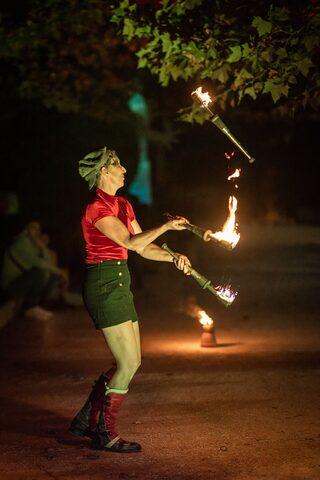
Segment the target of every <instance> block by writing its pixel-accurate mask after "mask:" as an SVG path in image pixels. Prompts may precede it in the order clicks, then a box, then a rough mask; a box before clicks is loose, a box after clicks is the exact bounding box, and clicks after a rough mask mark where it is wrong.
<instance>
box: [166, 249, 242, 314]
mask: <svg viewBox="0 0 320 480" xmlns="http://www.w3.org/2000/svg"><path fill="white" fill-rule="evenodd" d="M162 248H163V250H166V252H168V253H169V254H170V255H171V256H172V257H173V258H174V259H175V260H179V257H178V255H176V254H175V253H174V252H173V251H172V250H170V248H169V247H168V245H167V244H166V243H164V244H163V245H162ZM188 273H189V275H191V277H192V278H194V279H195V280H196V282H197V283H198V284H199V285H200V286H201V287H202V288H203V289H207V290H209V292H211V293H212V294H213V295H214V296H215V297H217V298H218V299H219V301H220V302H221V303H223V305H224V306H225V307H229V306H230V305H231V304H232V303H233V302H234V300H235V299H236V296H237V295H238V292H235V291H233V290H232V289H231V286H230V285H218V286H217V287H213V285H212V284H211V281H210V280H208V279H207V278H206V277H204V276H203V275H201V273H199V272H197V270H195V269H194V268H192V267H188Z"/></svg>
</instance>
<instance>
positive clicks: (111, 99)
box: [0, 0, 137, 120]
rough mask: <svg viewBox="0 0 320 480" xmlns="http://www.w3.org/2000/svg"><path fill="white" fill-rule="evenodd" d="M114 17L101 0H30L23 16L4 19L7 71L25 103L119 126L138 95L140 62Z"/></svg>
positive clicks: (1, 35) (0, 32)
mask: <svg viewBox="0 0 320 480" xmlns="http://www.w3.org/2000/svg"><path fill="white" fill-rule="evenodd" d="M110 15H111V10H110V6H109V2H101V1H99V0H90V1H89V2H88V1H83V0H80V1H79V0H30V1H29V2H28V7H27V8H25V11H24V12H23V15H21V14H20V15H19V14H18V13H17V12H12V11H10V15H9V14H3V15H2V22H1V25H0V40H1V42H0V45H1V46H0V58H1V64H2V69H4V68H5V69H6V72H8V71H10V72H11V78H10V80H11V81H12V82H13V83H15V84H17V86H18V89H19V92H20V94H21V96H23V97H26V98H38V99H40V100H41V101H42V103H44V104H45V105H46V106H47V107H55V108H57V109H58V110H59V111H63V112H81V113H85V114H88V115H91V116H95V117H98V118H103V119H104V120H105V119H108V117H109V118H110V114H112V115H111V116H112V118H113V120H114V119H115V118H116V117H117V113H119V114H120V111H121V109H123V110H122V112H123V111H124V110H125V109H126V102H127V99H128V98H129V95H130V92H131V91H132V90H133V89H134V85H133V83H132V79H133V78H134V76H135V72H136V67H137V60H136V58H135V56H134V54H133V53H132V52H131V50H130V46H126V45H124V44H123V41H122V40H121V39H120V38H119V36H117V34H116V32H115V28H114V26H113V25H112V24H111V23H110ZM3 81H4V78H2V82H3ZM126 110H127V109H126Z"/></svg>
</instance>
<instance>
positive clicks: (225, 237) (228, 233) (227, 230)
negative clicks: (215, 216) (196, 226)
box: [210, 195, 240, 249]
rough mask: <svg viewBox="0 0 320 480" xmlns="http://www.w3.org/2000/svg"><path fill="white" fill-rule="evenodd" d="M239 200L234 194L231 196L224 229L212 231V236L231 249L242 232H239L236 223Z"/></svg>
mask: <svg viewBox="0 0 320 480" xmlns="http://www.w3.org/2000/svg"><path fill="white" fill-rule="evenodd" d="M237 205H238V201H237V199H236V197H235V196H234V195H230V197H229V207H228V208H229V216H228V218H227V220H226V222H225V224H224V225H223V228H222V231H220V232H215V233H211V234H210V237H211V238H214V239H215V240H218V241H219V242H224V243H225V244H227V245H228V246H230V248H231V249H234V247H235V246H236V245H237V243H238V242H239V240H240V233H238V232H237V226H238V224H237V223H236V210H237Z"/></svg>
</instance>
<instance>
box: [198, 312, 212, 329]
mask: <svg viewBox="0 0 320 480" xmlns="http://www.w3.org/2000/svg"><path fill="white" fill-rule="evenodd" d="M197 317H198V320H199V322H200V323H201V325H203V326H212V325H213V320H212V318H211V317H209V315H208V314H207V313H206V312H205V311H204V310H199V311H198V313H197Z"/></svg>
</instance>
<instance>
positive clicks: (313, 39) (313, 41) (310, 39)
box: [302, 35, 320, 52]
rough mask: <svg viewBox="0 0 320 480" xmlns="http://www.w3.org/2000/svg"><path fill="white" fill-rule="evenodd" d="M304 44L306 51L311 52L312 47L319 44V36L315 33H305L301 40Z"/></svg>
mask: <svg viewBox="0 0 320 480" xmlns="http://www.w3.org/2000/svg"><path fill="white" fill-rule="evenodd" d="M302 42H303V44H304V46H305V47H306V49H307V51H308V52H311V51H312V50H313V49H314V47H316V46H317V45H319V43H320V40H319V36H316V35H307V36H306V37H305V38H304V39H303V40H302Z"/></svg>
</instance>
